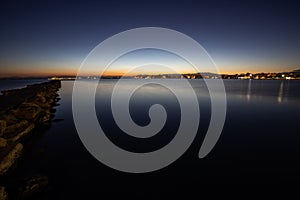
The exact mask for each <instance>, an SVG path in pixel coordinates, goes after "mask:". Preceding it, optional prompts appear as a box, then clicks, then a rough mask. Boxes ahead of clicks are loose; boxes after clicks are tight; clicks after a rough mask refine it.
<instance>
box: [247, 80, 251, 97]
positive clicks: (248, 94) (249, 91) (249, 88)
mask: <svg viewBox="0 0 300 200" xmlns="http://www.w3.org/2000/svg"><path fill="white" fill-rule="evenodd" d="M251 83H252V81H251V79H249V82H248V90H247V95H246V96H247V100H248V101H249V100H250V97H251Z"/></svg>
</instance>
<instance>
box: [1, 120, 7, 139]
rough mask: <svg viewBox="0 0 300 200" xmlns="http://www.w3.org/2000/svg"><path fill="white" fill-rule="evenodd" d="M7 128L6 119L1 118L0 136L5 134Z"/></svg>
mask: <svg viewBox="0 0 300 200" xmlns="http://www.w3.org/2000/svg"><path fill="white" fill-rule="evenodd" d="M5 129H6V121H4V120H0V136H2V135H3V133H4V131H5Z"/></svg>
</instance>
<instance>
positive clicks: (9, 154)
mask: <svg viewBox="0 0 300 200" xmlns="http://www.w3.org/2000/svg"><path fill="white" fill-rule="evenodd" d="M60 87H61V82H60V80H52V81H47V82H44V83H40V84H32V85H28V86H26V87H25V88H21V89H14V90H5V91H1V92H2V95H0V179H1V178H2V177H3V176H6V174H7V173H9V171H10V169H11V168H13V166H14V165H15V164H16V162H17V161H18V160H19V158H20V157H21V155H22V153H23V149H24V146H26V140H28V139H30V137H31V136H32V135H33V134H37V132H38V131H37V130H40V128H41V127H46V126H49V125H50V123H51V119H52V117H53V112H52V111H53V107H54V106H55V105H57V101H58V100H59V98H58V96H59V95H58V93H57V92H58V90H59V88H60ZM32 182H34V181H32V180H31V182H30V183H32ZM30 192H32V191H30ZM27 193H28V191H27ZM27 193H26V192H25V193H24V194H27ZM6 197H7V193H6V190H5V186H0V199H5V198H6Z"/></svg>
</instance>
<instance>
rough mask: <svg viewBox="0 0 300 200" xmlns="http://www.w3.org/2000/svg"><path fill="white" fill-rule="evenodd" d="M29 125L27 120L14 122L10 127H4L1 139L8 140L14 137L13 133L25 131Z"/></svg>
mask: <svg viewBox="0 0 300 200" xmlns="http://www.w3.org/2000/svg"><path fill="white" fill-rule="evenodd" d="M29 124H30V123H29V121H27V120H18V121H15V122H14V123H13V124H12V125H10V126H7V127H6V130H5V132H4V134H3V137H4V138H8V137H10V135H15V133H17V132H20V131H22V130H24V129H26V128H27V127H28V126H29Z"/></svg>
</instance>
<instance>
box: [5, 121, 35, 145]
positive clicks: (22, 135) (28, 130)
mask: <svg viewBox="0 0 300 200" xmlns="http://www.w3.org/2000/svg"><path fill="white" fill-rule="evenodd" d="M34 126H35V125H34V124H30V125H29V126H28V127H27V128H26V129H25V130H23V131H21V132H19V133H16V134H15V136H13V137H10V138H8V139H7V140H8V141H10V142H16V141H18V140H20V139H21V138H22V137H24V136H25V135H28V134H29V133H30V132H31V131H32V130H33V129H34Z"/></svg>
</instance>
